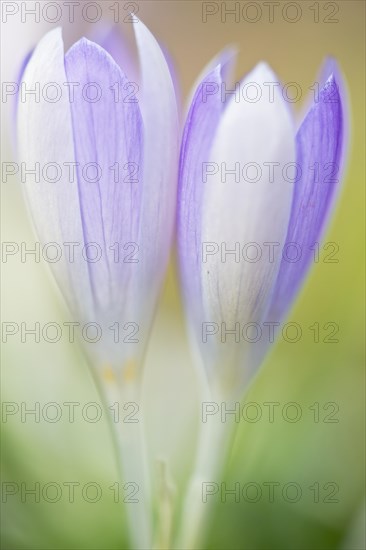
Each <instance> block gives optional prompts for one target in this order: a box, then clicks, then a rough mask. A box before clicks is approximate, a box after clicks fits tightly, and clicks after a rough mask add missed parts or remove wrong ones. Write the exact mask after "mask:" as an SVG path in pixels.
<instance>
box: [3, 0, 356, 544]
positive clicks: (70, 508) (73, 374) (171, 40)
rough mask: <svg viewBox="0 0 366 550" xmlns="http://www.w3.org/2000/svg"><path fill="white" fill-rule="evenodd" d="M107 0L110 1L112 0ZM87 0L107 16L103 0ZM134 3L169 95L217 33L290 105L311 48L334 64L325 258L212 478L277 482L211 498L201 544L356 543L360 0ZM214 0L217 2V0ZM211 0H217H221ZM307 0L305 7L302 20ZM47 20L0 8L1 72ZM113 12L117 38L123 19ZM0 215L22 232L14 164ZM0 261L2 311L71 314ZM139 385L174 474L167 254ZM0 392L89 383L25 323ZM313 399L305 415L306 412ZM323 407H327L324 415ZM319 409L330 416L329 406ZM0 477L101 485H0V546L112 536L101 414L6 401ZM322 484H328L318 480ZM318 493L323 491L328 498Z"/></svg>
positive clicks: (28, 266) (179, 470) (22, 271)
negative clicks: (340, 150) (327, 337)
mask: <svg viewBox="0 0 366 550" xmlns="http://www.w3.org/2000/svg"><path fill="white" fill-rule="evenodd" d="M120 3H121V4H122V5H123V6H122V7H123V9H124V8H125V7H126V5H127V4H128V3H127V2H120ZM3 4H5V2H4V3H3ZM14 4H15V2H14ZM18 4H21V2H18ZM27 4H29V5H32V4H34V2H27ZM41 4H42V2H41ZM59 4H60V5H62V4H63V2H61V1H60V2H59ZM99 4H100V5H102V6H103V8H104V11H105V14H106V18H107V19H108V17H109V19H110V20H111V11H110V10H109V7H110V6H111V5H112V4H113V2H109V1H108V0H107V1H104V2H99ZM135 4H136V5H137V6H138V17H140V18H141V19H142V20H143V21H144V22H145V24H147V25H148V27H149V28H150V29H151V31H152V32H153V33H154V35H155V36H156V37H157V38H158V39H159V41H160V42H161V43H162V44H163V45H164V46H165V47H166V48H167V49H168V51H169V52H170V55H171V57H172V59H173V62H174V65H175V69H176V73H177V75H178V77H179V81H180V85H181V95H182V99H183V102H184V100H185V99H186V98H187V96H188V94H189V93H190V88H191V86H192V84H193V82H194V81H195V79H196V78H197V76H198V74H199V73H200V71H201V70H202V68H203V66H204V65H205V64H206V63H207V62H208V61H209V60H210V59H211V58H212V57H213V56H214V55H215V54H216V53H218V52H219V51H220V49H222V48H224V47H225V46H227V45H228V44H234V45H236V46H237V47H238V49H239V58H238V64H237V69H236V75H235V76H236V79H238V78H240V77H241V76H242V75H243V74H244V73H245V72H247V71H248V70H250V69H251V68H252V67H253V66H254V65H255V64H256V63H257V62H258V61H260V60H266V61H267V62H268V63H269V64H270V65H271V66H272V67H273V69H274V70H275V71H276V72H277V74H278V75H279V77H280V79H281V80H282V81H283V82H290V81H296V82H297V83H298V84H299V85H300V86H301V88H302V90H303V91H304V95H303V98H302V101H300V102H299V103H296V104H295V105H294V109H295V110H296V112H297V113H300V112H301V108H302V107H303V106H304V105H305V104H306V95H307V94H306V91H307V90H309V88H310V86H311V85H312V84H313V83H314V82H315V81H316V79H317V76H318V71H319V68H320V66H321V64H322V62H323V60H324V58H325V56H327V55H329V54H331V55H333V56H335V58H336V59H337V60H338V62H339V64H340V66H341V69H342V71H343V73H344V75H345V79H346V81H347V84H348V91H349V98H350V116H351V121H350V122H351V132H350V147H349V159H348V165H347V172H346V176H345V180H344V185H343V190H342V194H341V196H340V200H339V202H338V206H337V209H336V212H335V215H334V217H333V219H332V223H331V226H330V228H329V231H328V233H327V235H326V241H328V242H329V241H331V242H335V243H337V244H338V246H339V252H338V255H337V258H338V259H339V261H338V263H325V262H324V256H325V252H324V251H323V252H322V253H321V256H320V262H319V263H318V264H316V265H315V266H314V267H313V269H312V270H311V273H310V276H309V277H308V279H307V282H306V284H305V286H304V288H303V290H302V292H301V295H300V296H299V298H298V300H297V302H296V305H295V307H294V308H293V310H292V311H291V314H290V320H292V321H296V322H297V323H299V324H300V325H301V327H302V328H303V338H301V340H300V341H299V342H297V343H295V344H290V343H287V342H285V341H283V340H282V341H279V342H278V343H277V345H276V346H274V348H273V349H272V351H271V353H270V354H269V356H268V357H267V359H266V361H265V364H264V365H263V366H262V368H261V370H260V372H259V374H258V376H257V377H256V379H255V380H254V382H253V384H252V385H251V387H250V389H249V391H248V394H247V395H246V396H245V397H244V401H243V402H253V401H254V402H256V403H258V404H260V405H261V407H262V409H263V410H264V406H263V403H265V402H279V403H280V407H279V408H278V411H279V413H278V414H276V416H275V421H274V422H269V421H268V417H265V416H264V417H263V418H262V419H260V420H259V421H258V422H256V423H250V422H244V421H243V422H240V423H239V424H238V426H237V429H236V438H235V444H234V447H233V451H232V454H231V457H230V459H229V460H228V462H227V464H226V468H225V474H224V478H223V479H225V480H226V482H227V484H228V486H229V485H230V486H232V485H233V484H234V483H236V482H239V483H240V484H241V485H242V486H243V485H244V484H246V483H249V482H254V483H257V484H260V486H261V487H262V489H263V494H265V489H264V487H266V486H264V485H263V483H266V482H267V483H268V482H274V483H280V490H279V492H278V494H277V493H276V497H275V499H274V502H272V503H271V502H269V501H268V498H265V497H264V496H263V498H260V499H259V501H258V502H245V501H244V500H242V501H241V502H239V503H235V502H233V501H232V499H228V501H227V502H226V503H222V502H220V501H219V499H218V498H217V499H216V500H215V506H214V507H213V514H212V520H211V522H210V529H209V538H208V541H207V548H210V549H221V548H226V549H228V548H230V549H231V548H233V549H234V548H235V549H251V550H267V549H268V550H270V549H281V550H286V549H302V550H308V549H314V550H323V549H324V550H325V549H336V548H337V549H342V550H356V549H357V550H361V549H364V548H365V539H364V533H365V527H364V518H365V501H364V481H365V480H364V443H365V432H364V428H365V426H364V423H365V420H364V419H365V410H364V398H365V386H364V370H363V360H364V356H363V353H364V345H363V344H364V329H365V327H364V287H363V281H364V177H365V173H364V154H365V133H364V132H365V127H364V124H365V102H364V94H365V4H364V2H363V1H362V0H360V1H357V0H355V1H353V0H351V1H348V0H347V1H337V2H323V1H320V2H315V3H314V2H307V1H304V0H301V1H298V2H297V5H300V6H301V8H302V16H301V18H300V20H299V21H298V22H296V23H289V22H287V21H285V20H284V18H283V17H282V16H281V15H280V14H281V10H282V8H283V6H284V5H285V4H289V3H288V2H287V3H286V2H283V1H281V2H279V4H280V7H279V8H278V10H277V11H276V12H275V13H278V15H275V19H274V21H273V22H269V20H268V8H265V5H264V4H265V3H263V2H256V4H258V5H259V6H260V7H261V9H262V14H263V16H262V18H261V19H260V21H258V22H257V23H249V22H246V21H244V20H243V19H242V18H241V20H240V21H239V22H235V21H234V18H233V17H230V16H229V17H228V18H227V21H226V22H221V19H220V12H219V13H218V14H217V15H215V16H212V17H209V18H208V21H207V22H206V23H204V22H203V21H202V3H201V2H200V1H195V0H193V1H189V0H185V1H172V0H166V1H150V0H148V1H138V2H136V3H135ZM216 4H217V5H220V6H219V7H220V9H221V2H220V3H216ZM226 4H227V7H228V8H232V7H233V4H234V3H233V2H227V3H226ZM240 4H241V5H244V4H245V2H241V3H240ZM314 6H315V7H314ZM334 6H335V7H334ZM317 7H318V8H319V16H320V17H319V18H320V20H319V22H314V9H317ZM129 9H132V10H133V9H134V8H133V7H132V8H127V11H128V10H129ZM333 9H334V10H335V11H336V13H335V15H333V19H337V20H338V21H337V22H332V23H327V22H325V20H324V19H325V17H326V16H327V15H328V16H330V14H331V13H332V12H333ZM127 11H126V12H125V13H127ZM289 13H290V14H291V11H290V12H289ZM60 23H62V25H63V28H64V36H65V42H66V45H67V46H69V45H71V44H72V42H73V41H75V40H77V39H78V38H79V37H81V36H82V35H83V34H85V35H86V36H91V35H92V33H93V30H94V28H93V25H90V24H89V25H88V24H87V23H85V22H82V21H81V20H80V19H76V21H75V22H74V23H73V24H70V23H69V22H68V21H67V20H66V18H64V19H63V20H62V21H61V22H60ZM52 26H53V25H50V24H48V23H46V22H44V21H41V22H40V23H35V22H34V21H32V20H31V19H30V20H29V21H28V22H27V23H21V22H20V20H19V17H13V18H11V19H9V21H8V22H7V23H6V24H4V23H3V24H2V39H1V41H2V54H1V71H2V80H4V81H7V80H14V78H15V75H16V73H17V71H18V67H19V65H20V63H21V59H22V57H23V56H24V55H25V54H26V53H27V51H28V50H29V49H30V48H31V47H32V46H33V45H34V44H35V43H36V42H37V40H39V39H40V37H41V36H42V35H43V34H44V32H46V31H47V30H49V29H50V28H51V27H52ZM120 26H121V29H122V30H123V32H125V33H126V36H127V37H128V40H130V38H131V34H132V33H131V28H130V26H128V25H127V24H121V25H120ZM309 93H310V92H309ZM1 131H2V138H3V139H2V158H3V161H9V160H11V159H12V158H13V154H12V147H11V143H12V139H13V137H14V128H13V126H12V116H11V109H10V105H8V104H2V124H1ZM1 227H2V240H3V241H16V242H26V243H28V244H29V245H31V243H32V242H33V243H34V241H35V240H37V239H36V238H35V236H34V235H33V233H32V229H31V226H30V223H29V220H28V218H27V214H26V209H25V206H24V203H23V199H22V195H21V189H20V184H19V182H18V181H17V180H16V179H13V181H12V182H8V183H7V184H4V183H2V217H1ZM173 256H174V255H173ZM1 267H2V306H1V313H2V321H3V322H4V321H13V322H16V323H21V322H26V323H29V324H30V325H31V324H34V323H35V322H36V321H38V322H40V323H41V324H42V323H43V324H44V323H47V322H50V321H56V322H58V323H60V324H62V323H63V322H65V321H70V320H71V319H70V314H69V313H68V311H67V310H66V308H65V305H64V303H63V300H62V297H61V295H60V294H59V292H58V290H57V289H56V287H55V285H54V283H53V280H52V279H51V277H50V275H49V272H48V268H47V266H45V265H44V264H42V263H39V264H38V263H35V262H34V261H32V260H30V261H27V262H26V263H21V261H20V259H19V257H14V258H10V259H9V260H8V262H7V263H2V266H1ZM315 322H318V323H319V324H320V327H323V326H324V324H325V323H328V322H333V323H336V324H338V325H339V333H338V335H337V338H338V340H339V342H338V343H325V342H324V341H323V339H324V338H323V337H322V338H321V341H320V342H319V343H315V342H314V340H313V338H312V332H311V330H309V327H310V326H311V325H313V324H314V323H315ZM321 334H322V333H321ZM144 395H145V401H146V409H147V411H148V418H149V423H150V424H149V431H148V433H149V444H150V448H151V453H152V456H157V457H158V456H166V457H169V460H170V461H171V464H172V473H173V475H174V476H175V477H176V479H177V480H180V481H179V483H181V484H182V485H183V483H184V480H185V479H186V477H187V475H188V472H189V467H190V464H191V461H192V445H193V442H194V437H195V433H196V431H195V430H196V426H195V425H194V418H195V415H196V413H197V411H198V408H197V407H198V401H197V394H196V391H195V371H194V368H193V364H192V358H191V355H190V352H189V348H188V343H187V338H186V330H185V326H184V318H183V312H182V306H181V300H180V296H179V286H178V280H177V274H176V268H175V260H174V257H173V259H172V262H171V266H170V268H169V272H168V275H167V280H166V283H165V287H164V291H163V293H162V297H161V301H160V304H159V309H158V312H157V316H156V321H155V324H154V328H153V333H152V338H151V342H150V346H149V352H148V357H147V364H146V380H145V392H144ZM2 400H3V401H5V402H15V403H18V404H19V403H20V402H22V401H24V402H26V403H27V404H28V405H29V406H31V404H33V405H34V403H35V402H39V403H40V404H41V407H42V405H44V404H45V403H48V402H57V403H61V404H62V403H64V402H80V403H81V404H85V403H88V402H99V397H98V394H97V392H96V390H95V387H94V384H93V380H92V377H91V375H90V373H89V371H88V367H87V365H86V362H85V359H84V356H83V353H82V351H81V349H80V348H79V347H78V346H77V345H75V344H69V343H67V342H65V339H62V340H61V341H60V342H59V343H55V344H50V343H45V342H43V343H42V342H41V343H39V344H35V343H34V342H32V340H31V339H29V340H27V342H26V343H21V342H20V339H19V337H14V338H10V339H9V341H8V343H7V344H6V345H3V346H2ZM289 402H296V403H297V404H298V405H299V406H300V407H301V411H302V417H301V419H300V420H299V422H296V423H291V422H288V421H286V420H284V418H283V416H282V414H281V411H282V409H283V406H284V405H285V404H286V403H289ZM316 403H318V404H319V405H314V404H316ZM329 403H333V404H335V405H329ZM327 404H328V405H327ZM318 406H319V422H315V421H314V409H316V407H318ZM309 407H311V408H309ZM326 407H328V408H326ZM329 407H330V408H329ZM333 407H335V409H334V410H336V412H335V414H334V416H333V417H329V416H327V415H329V414H330V413H331V412H332V410H333ZM64 410H65V409H64ZM329 418H331V419H336V420H338V421H337V422H329ZM327 419H328V421H327ZM2 480H3V482H4V481H6V482H9V481H10V482H15V483H18V484H20V483H21V482H23V483H27V484H28V486H29V487H31V485H32V484H34V483H35V482H39V483H40V484H41V486H43V485H44V484H46V483H48V482H56V483H59V484H62V483H64V482H70V481H77V482H78V483H80V487H82V486H83V485H84V484H85V483H88V482H90V481H93V482H96V483H99V485H100V486H101V487H102V488H103V496H102V498H101V499H100V500H99V501H98V502H96V503H89V502H85V501H84V500H83V499H82V498H81V496H80V491H76V493H75V494H76V497H75V502H74V503H69V502H67V498H65V497H63V498H62V499H61V500H60V501H59V502H56V503H48V502H45V501H44V500H42V499H41V502H40V503H35V502H34V500H33V498H32V497H29V498H27V499H26V502H24V503H22V502H21V499H20V497H19V495H14V496H12V497H8V498H7V499H5V498H3V500H6V502H3V503H2V520H3V521H2V523H3V525H2V548H4V549H9V550H10V549H56V548H60V549H61V548H62V549H66V548H70V549H71V548H72V549H102V548H104V549H106V548H111V549H112V548H116V549H117V548H128V544H129V543H128V538H127V534H126V525H125V510H124V508H123V505H122V504H116V503H114V501H113V493H112V491H111V490H109V489H108V487H110V486H111V485H112V484H113V483H114V482H115V481H116V480H118V473H117V469H116V464H115V459H114V454H113V446H112V442H111V437H110V433H109V431H108V426H107V422H105V421H104V419H102V421H100V422H97V423H94V424H93V423H88V422H86V421H85V420H83V418H82V417H81V415H80V414H77V415H76V420H75V422H74V423H70V422H68V421H67V418H66V416H63V417H62V419H61V420H60V421H59V422H56V423H50V422H46V421H43V420H42V418H41V421H40V422H39V423H37V422H35V421H34V419H33V418H32V417H31V416H28V417H27V421H26V422H22V421H21V417H20V415H19V414H18V415H14V416H13V417H9V418H8V419H7V421H6V422H4V423H3V427H2ZM289 482H296V483H297V484H299V485H300V486H301V489H302V493H303V494H302V497H301V498H300V500H299V501H298V502H296V503H291V502H288V500H289V499H286V498H283V497H282V496H281V494H282V493H281V490H282V488H283V486H284V485H285V484H286V483H289ZM314 484H319V485H318V486H319V491H320V493H319V502H314V490H315V489H309V487H310V486H312V487H314ZM326 484H328V485H326ZM329 484H333V485H329ZM334 487H338V491H337V494H335V495H332V494H331V493H332V490H333V489H334ZM65 494H66V490H65ZM289 494H290V493H289ZM290 496H291V495H290ZM327 496H328V498H327ZM332 498H333V499H335V500H336V502H329V500H331V499H332Z"/></svg>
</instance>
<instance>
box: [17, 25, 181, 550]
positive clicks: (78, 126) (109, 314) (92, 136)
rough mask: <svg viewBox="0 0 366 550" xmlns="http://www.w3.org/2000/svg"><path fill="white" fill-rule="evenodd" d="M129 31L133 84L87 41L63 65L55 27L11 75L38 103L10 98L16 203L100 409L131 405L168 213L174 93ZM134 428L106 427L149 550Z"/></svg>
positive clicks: (139, 439) (140, 37)
mask: <svg viewBox="0 0 366 550" xmlns="http://www.w3.org/2000/svg"><path fill="white" fill-rule="evenodd" d="M134 23H135V24H134V29H135V33H136V39H137V48H138V54H139V59H140V70H141V76H140V78H139V81H138V82H137V83H136V82H131V81H130V80H129V79H128V77H127V75H126V74H125V73H124V72H123V67H120V66H119V65H118V64H117V63H116V61H115V60H114V59H113V57H112V56H111V55H110V54H109V53H108V52H107V51H106V50H105V49H104V48H102V47H101V46H99V45H98V44H96V43H94V42H90V41H88V40H86V39H84V38H83V39H81V40H80V41H79V42H77V43H76V44H74V45H73V46H72V47H71V48H70V50H69V51H68V52H67V53H66V54H65V53H64V47H63V41H62V36H61V30H60V29H59V28H58V29H55V30H52V31H50V32H49V33H48V34H46V35H45V36H44V38H43V39H42V40H41V41H40V42H39V44H38V45H37V46H36V48H35V50H34V52H33V54H32V55H31V58H30V60H29V62H28V63H27V64H26V67H25V69H24V72H23V74H22V76H21V88H20V91H22V87H23V89H26V90H36V91H37V89H38V90H39V92H38V97H36V98H34V96H33V97H32V95H31V94H30V95H28V96H27V97H26V98H25V100H24V97H23V99H22V95H21V93H20V97H19V102H18V109H17V133H18V157H19V161H20V162H21V163H22V165H23V166H25V167H26V169H27V170H32V169H33V170H34V169H37V167H38V172H39V176H38V177H37V178H36V180H35V179H34V177H33V176H29V174H28V177H26V178H25V181H24V189H25V195H26V199H27V204H28V206H29V210H30V213H31V216H32V219H33V222H34V225H35V229H36V232H37V233H38V236H39V239H40V241H41V243H42V244H43V245H44V246H48V245H49V243H53V245H56V247H57V250H59V249H61V251H62V254H61V256H60V257H59V258H57V260H58V261H55V262H54V263H52V268H53V273H54V275H55V278H56V280H57V282H58V284H59V286H60V288H61V290H62V292H63V294H64V296H65V298H66V301H67V303H68V305H69V308H70V310H71V311H72V313H73V315H74V319H75V320H76V321H78V322H80V323H82V324H83V327H85V326H88V327H89V328H90V326H91V328H93V326H94V328H96V330H97V331H99V332H97V334H96V337H95V341H94V343H90V345H89V346H88V348H89V349H88V352H89V356H90V359H91V363H92V366H93V370H92V372H93V373H94V374H96V376H95V378H96V381H97V384H98V386H99V388H100V390H101V395H102V396H104V398H105V399H107V400H108V404H109V405H111V404H112V403H113V402H116V401H117V402H118V403H121V402H122V403H126V402H128V401H132V400H137V399H139V398H140V389H141V384H140V379H141V376H140V375H141V363H142V356H143V353H144V349H145V347H146V341H147V336H148V332H149V328H150V324H151V320H152V314H153V310H154V306H155V303H156V300H157V295H158V292H159V289H160V285H161V283H162V279H163V276H164V273H165V269H166V265H167V261H168V257H169V250H170V245H171V239H172V233H173V226H174V218H175V204H176V174H177V165H178V116H177V105H176V96H175V91H174V85H173V82H172V78H171V74H170V70H169V67H168V65H167V62H166V59H165V56H164V54H163V52H162V50H161V48H160V46H159V45H158V43H157V41H156V40H155V38H154V37H153V36H152V34H151V33H150V32H149V31H148V29H147V28H146V27H145V26H144V25H143V23H142V22H141V21H137V20H135V21H134ZM113 47H114V48H115V47H116V42H115V41H113ZM100 331H101V332H100ZM89 334H90V333H89ZM91 334H92V335H93V334H94V335H95V332H94V333H93V332H92V333H91ZM90 339H93V337H92V336H90V337H89V340H90ZM133 422H136V420H134V421H133ZM142 424H143V423H142V422H141V416H140V417H139V419H138V421H137V423H131V424H127V423H126V424H124V425H123V426H122V427H121V426H120V425H118V424H117V423H115V422H114V428H115V433H116V443H117V445H118V447H117V448H118V449H119V455H118V456H119V462H120V464H121V469H122V474H123V477H124V479H125V480H127V481H131V482H133V483H136V484H137V486H138V488H139V499H138V502H136V503H134V504H133V505H130V506H128V510H127V512H128V517H129V526H130V531H131V533H130V534H131V537H132V540H133V545H134V547H136V548H148V547H150V546H151V544H152V542H151V539H152V534H151V532H152V513H151V506H150V493H151V491H150V481H149V473H148V465H147V457H146V449H145V434H144V431H143V427H142Z"/></svg>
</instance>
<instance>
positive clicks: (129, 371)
mask: <svg viewBox="0 0 366 550" xmlns="http://www.w3.org/2000/svg"><path fill="white" fill-rule="evenodd" d="M136 374H137V363H136V361H135V360H134V359H128V360H127V361H126V363H125V366H124V369H123V380H124V381H125V382H131V381H132V380H134V378H136Z"/></svg>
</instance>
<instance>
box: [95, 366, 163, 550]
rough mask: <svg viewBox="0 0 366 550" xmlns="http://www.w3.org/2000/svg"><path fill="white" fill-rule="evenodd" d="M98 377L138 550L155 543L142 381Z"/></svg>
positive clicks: (123, 494) (129, 523)
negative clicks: (142, 409) (119, 382)
mask: <svg viewBox="0 0 366 550" xmlns="http://www.w3.org/2000/svg"><path fill="white" fill-rule="evenodd" d="M94 378H95V379H96V385H97V387H98V390H99V393H100V395H101V397H102V400H103V402H104V406H105V409H106V413H107V416H108V417H109V424H110V427H111V431H112V437H113V442H114V445H115V449H116V455H117V463H118V464H117V465H118V471H119V473H120V476H121V479H122V480H123V485H122V488H121V491H120V496H121V499H122V500H123V502H124V504H125V507H126V511H127V523H128V527H129V534H130V539H131V545H132V547H133V548H134V549H135V550H146V549H149V548H151V547H152V524H151V523H152V522H151V518H152V512H151V483H150V475H149V468H148V460H147V450H146V440H145V434H144V423H143V421H142V420H143V419H142V417H141V388H140V386H141V384H140V383H139V380H138V379H134V380H128V381H124V382H123V383H122V384H118V382H117V380H115V379H110V380H107V381H104V380H103V381H101V379H100V378H99V375H98V374H94Z"/></svg>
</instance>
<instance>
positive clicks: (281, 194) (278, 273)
mask: <svg viewBox="0 0 366 550" xmlns="http://www.w3.org/2000/svg"><path fill="white" fill-rule="evenodd" d="M230 64H231V61H230V58H227V56H226V55H225V58H224V59H223V61H222V62H221V63H220V62H219V63H217V65H216V67H212V69H211V70H209V72H208V74H206V76H205V77H204V78H203V79H202V81H201V82H200V84H199V86H198V88H197V90H196V93H195V95H194V98H193V101H192V104H191V107H190V111H189V114H188V117H187V121H186V125H185V130H184V135H183V143H182V148H181V159H180V183H179V213H178V239H179V260H180V271H181V280H182V285H183V290H184V297H185V306H186V312H187V317H188V320H189V327H190V332H191V334H192V341H193V345H194V347H195V349H196V350H197V352H198V356H199V358H200V362H201V365H202V370H201V371H200V372H201V373H202V372H203V376H204V378H205V379H206V382H208V384H209V385H210V386H211V390H212V391H214V393H215V392H216V394H217V395H221V396H222V395H224V396H226V397H228V398H230V397H233V396H238V395H241V394H242V392H243V389H244V388H245V387H246V385H247V383H248V381H249V379H250V377H251V375H252V374H253V372H255V371H256V369H257V367H258V365H259V364H260V363H261V361H262V359H263V357H264V354H265V351H266V350H267V348H268V347H269V346H268V342H269V341H270V339H271V337H268V336H267V335H265V336H264V334H263V333H264V329H265V327H268V330H270V327H269V325H271V324H272V330H273V327H275V326H277V325H278V324H279V323H280V322H281V321H282V320H283V319H284V317H285V315H286V313H287V312H288V311H289V308H290V307H291V304H292V303H293V301H294V299H295V298H296V296H297V294H298V292H299V290H300V288H301V284H302V282H303V280H304V277H305V275H306V273H307V271H308V269H309V266H310V264H311V259H312V257H313V254H314V252H313V251H312V247H313V245H314V243H315V242H318V241H319V240H320V239H321V236H322V234H323V232H324V228H325V226H326V220H327V218H328V214H329V212H330V211H331V209H332V205H333V201H334V197H335V195H336V191H337V188H338V186H339V181H340V179H341V171H342V170H341V166H342V160H343V156H344V154H343V153H344V143H345V138H344V136H345V120H344V119H345V114H344V110H345V106H344V99H343V96H342V92H341V91H342V81H341V78H340V75H339V72H338V71H337V69H336V67H335V63H334V62H328V63H327V65H326V68H325V78H324V79H323V82H322V84H321V86H320V93H319V97H318V98H316V101H315V102H314V104H313V105H312V107H311V108H310V109H309V110H308V112H307V114H306V116H305V118H304V120H303V121H302V123H301V124H300V126H299V128H298V129H296V127H295V123H294V121H293V117H292V114H291V111H290V109H289V108H288V106H287V105H286V102H285V99H284V95H283V93H282V89H281V86H280V83H279V82H278V79H277V77H276V76H275V74H274V73H273V72H272V70H271V69H270V68H269V67H268V66H267V65H266V64H264V63H260V64H259V65H257V67H255V69H254V70H253V71H252V72H251V73H250V74H248V75H247V76H246V77H245V78H244V79H243V81H242V82H241V83H240V92H238V93H237V94H233V93H231V94H227V93H225V92H226V91H227V90H229V89H230V86H228V85H227V83H226V81H225V74H226V72H227V71H228V70H229V68H230ZM250 87H252V92H251V95H250V94H249V91H248V90H249V88H250ZM231 89H233V87H232V86H231ZM244 90H246V94H244V93H243V91H244ZM223 91H224V94H223ZM250 170H251V172H250ZM291 170H292V171H291ZM250 247H251V248H250ZM291 247H293V248H291ZM243 252H244V253H245V252H246V253H247V254H243ZM281 252H282V253H281ZM294 253H295V254H297V255H298V256H297V257H296V259H295V261H294ZM243 328H244V329H245V331H248V333H245V334H244V337H243ZM258 331H261V332H262V337H261V340H262V341H261V342H260V343H259V344H257V345H256V342H257V339H259V338H258ZM263 340H265V342H263Z"/></svg>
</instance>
